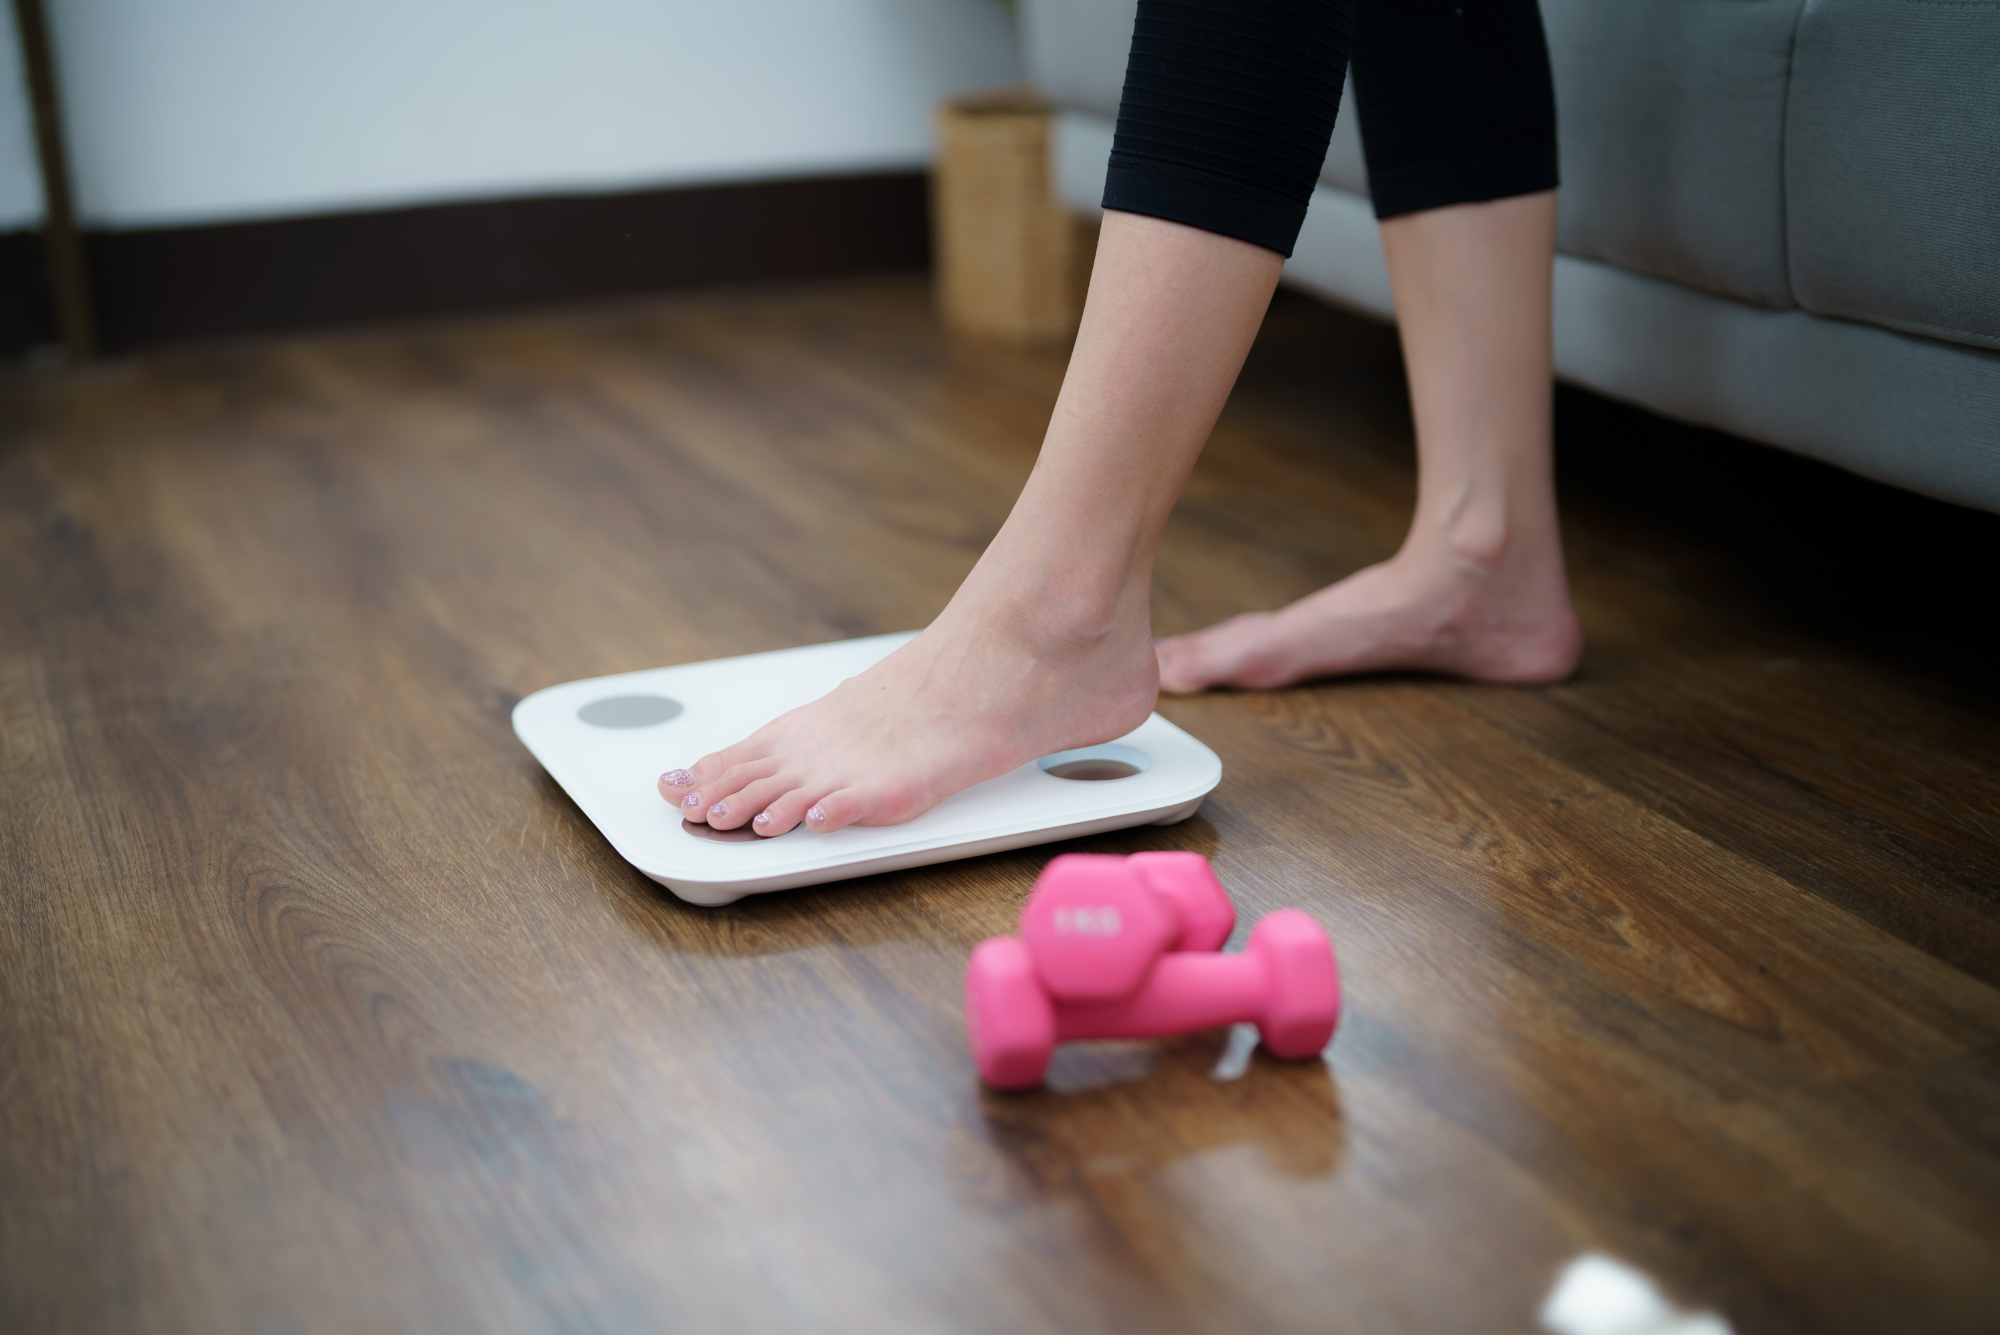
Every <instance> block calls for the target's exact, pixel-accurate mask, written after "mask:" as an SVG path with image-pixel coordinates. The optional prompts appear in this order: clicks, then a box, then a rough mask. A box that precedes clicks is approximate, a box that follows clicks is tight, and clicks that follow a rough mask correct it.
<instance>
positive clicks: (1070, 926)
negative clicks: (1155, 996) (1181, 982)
mask: <svg viewBox="0 0 2000 1335" xmlns="http://www.w3.org/2000/svg"><path fill="white" fill-rule="evenodd" d="M1180 937H1181V914H1180V907H1179V902H1178V900H1177V899H1176V898H1174V897H1172V896H1168V895H1163V894H1159V893H1156V892H1155V891H1154V890H1152V889H1151V888H1150V887H1149V886H1148V885H1147V884H1146V883H1145V881H1143V880H1142V879H1140V875H1139V872H1138V870H1137V869H1136V868H1134V867H1133V866H1132V865H1131V863H1130V861H1129V860H1127V859H1125V858H1121V857H1112V856H1109V855H1105V854H1093V853H1065V854H1063V855H1062V856H1061V857H1059V858H1055V859H1052V860H1051V861H1050V862H1049V864H1048V866H1046V867H1044V868H1043V869H1042V874H1041V876H1040V877H1038V878H1037V879H1036V881H1035V889H1034V892H1033V893H1032V894H1030V895H1029V896H1028V902H1027V903H1026V904H1024V905H1023V906H1022V908H1021V940H1022V942H1023V943H1024V944H1025V945H1026V948H1027V951H1028V954H1029V956H1030V958H1032V959H1033V961H1034V964H1035V969H1036V971H1037V972H1038V973H1039V974H1040V976H1041V980H1042V983H1043V984H1044V986H1046V987H1047V989H1048V992H1049V995H1050V996H1051V997H1053V998H1055V999H1056V1000H1057V1001H1083V1002H1089V1001H1110V1000H1113V999H1115V998H1118V997H1122V996H1125V995H1127V994H1129V993H1131V992H1133V991H1136V990H1137V989H1138V987H1139V984H1141V983H1142V982H1144V981H1145V979H1146V974H1147V973H1148V972H1149V971H1150V970H1151V969H1152V967H1153V963H1154V961H1155V960H1157V959H1159V957H1160V956H1161V955H1163V954H1165V953H1166V952H1167V951H1169V950H1171V949H1173V946H1174V943H1175V942H1176V941H1178V940H1179V939H1180Z"/></svg>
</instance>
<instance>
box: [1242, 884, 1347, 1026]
mask: <svg viewBox="0 0 2000 1335" xmlns="http://www.w3.org/2000/svg"><path fill="white" fill-rule="evenodd" d="M1244 953H1245V954H1247V955H1250V956H1252V957H1254V958H1255V959H1256V960H1257V961H1258V962H1259V963H1260V964H1261V965H1262V966H1263V970H1264V976H1265V979H1266V980H1267V981H1266V984H1265V993H1264V1001H1263V1004H1262V1006H1261V1007H1260V1010H1261V1011H1262V1014H1260V1015H1259V1016H1258V1018H1257V1032H1258V1033H1259V1035H1260V1036H1262V1038H1263V1040H1264V1046H1265V1047H1267V1048H1269V1049H1270V1050H1271V1051H1272V1053H1274V1054H1275V1055H1277V1056H1280V1057H1291V1058H1298V1057H1310V1056H1312V1055H1313V1054H1314V1053H1316V1052H1319V1051H1320V1050H1322V1049H1323V1048H1325V1047H1326V1045H1327V1044H1328V1043H1330V1042H1332V1041H1333V1030H1334V1026H1335V1025H1337V1024H1338V1023H1339V1022H1340V966H1339V965H1338V964H1337V963H1335V962H1334V957H1333V942H1332V941H1330V940H1329V939H1328V938H1327V935H1326V931H1325V929H1324V928H1322V927H1321V926H1320V925H1319V924H1318V923H1317V922H1315V921H1313V919H1312V916H1311V915H1310V914H1307V913H1303V912H1301V911H1300V910H1298V909H1279V910H1277V911H1276V912H1275V913H1268V914H1266V915H1264V917H1262V918H1260V919H1258V921H1257V926H1256V927H1255V928H1253V929H1251V932H1250V944H1249V945H1248V947H1246V949H1245V951H1244Z"/></svg>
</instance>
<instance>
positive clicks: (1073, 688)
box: [660, 213, 1283, 835]
mask: <svg viewBox="0 0 2000 1335" xmlns="http://www.w3.org/2000/svg"><path fill="white" fill-rule="evenodd" d="M1282 264H1283V261H1282V260H1281V259H1280V257H1279V256H1278V255H1277V254H1275V253H1274V252H1272V251H1269V250H1265V249H1262V248H1261V247H1258V246H1252V245H1249V244H1247V243H1245V242H1241V241H1236V240H1232V239H1230V238H1227V237H1222V236H1217V235H1215V234H1213V233H1210V232H1204V231H1198V230H1196V229H1194V228H1191V227H1183V226H1181V225H1179V224H1177V223H1170V222H1164V221H1161V220H1159V219H1156V218H1149V217H1140V216H1137V215H1133V214H1124V213H1108V214H1107V215H1106V216H1105V222H1104V231H1103V235H1102V238H1101V240H1100V242H1099V246H1098V251H1097V260H1096V263H1095V265H1094V267H1093V270H1092V274H1091V281H1090V293H1089V298H1088V300H1087V302H1086V303H1085V307H1084V317H1083V324H1082V328H1081V329H1080V330H1079V332H1078V334H1077V342H1076V348H1075V351H1074V352H1073V353H1072V355H1071V358H1070V365H1069V370H1068V373H1067V374H1066V375H1065V376H1064V378H1063V387H1062V392H1061V394H1060V396H1059V397H1058V398H1057V401H1056V408H1055V414H1054V417H1053V419H1052V420H1051V421H1050V423H1049V430H1048V435H1047V438H1046V439H1045V441H1044V443H1043V445H1042V452H1041V455H1040V457H1039V458H1038V459H1037V460H1036V463H1035V468H1034V472H1033V473H1032V474H1031V475H1030V477H1029V479H1028V484H1027V486H1026V487H1025V488H1024V489H1023V490H1022V493H1021V498H1020V500H1019V501H1017V502H1016V503H1015V506H1014V510H1013V512H1012V513H1011V514H1010V515H1009V516H1008V518H1007V522H1006V524H1005V525H1003V526H1002V528H1001V530H1000V533H999V534H998V536H996V537H995V538H994V540H993V542H992V544H991V545H990V546H989V547H988V548H987V549H986V552H985V554H984V555H982V556H981V557H980V559H979V563H978V564H977V565H976V566H975V567H974V568H973V570H972V573H971V574H970V575H968V576H967V577H966V580H965V582H964V584H963V585H961V586H960V588H959V590H958V592H957V594H955V595H954V596H953V598H952V600H951V602H950V603H949V604H948V605H947V606H946V607H945V610H944V611H943V612H942V613H941V614H940V615H939V616H938V619H937V620H936V621H935V622H933V623H932V624H931V625H930V627H929V628H928V629H926V630H925V631H924V632H923V634H921V635H919V636H918V637H917V638H916V639H915V640H913V641H911V642H910V643H909V644H907V645H905V646H903V647H902V648H901V649H898V650H897V651H896V652H895V653H894V654H891V655H890V656H889V657H888V658H886V659H884V660H883V661H882V662H881V663H879V664H877V665H876V666H875V667H873V668H871V669H870V670H869V671H867V672H865V673H863V674H861V675H860V676H858V677H854V678H852V679H850V680H849V681H846V682H843V683H842V684H841V685H840V687H839V688H837V689H836V690H835V691H833V692H832V693H831V694H829V695H827V696H825V697H823V698H822V699H820V700H817V701H815V702H814V703H812V704H810V705H807V706H805V707H803V708H801V709H796V710H793V711H792V712H791V713H789V714H785V715H783V716H782V717H780V718H777V719H774V720H773V721H772V722H771V723H769V724H767V725H765V726H764V727H763V728H761V729H760V730H758V731H757V732H756V733H755V734H754V735H752V736H751V737H749V738H747V739H746V740H745V741H743V742H741V743H739V744H737V745H736V746H733V747H730V748H728V749H727V750H725V751H722V752H719V753H717V754H715V755H712V756H707V757H704V758H703V759H702V760H700V761H699V762H698V763H696V764H694V765H693V766H690V767H689V769H687V770H671V771H669V772H668V773H666V774H664V775H662V776H661V779H660V794H661V796H662V797H664V798H665V799H666V800H667V801H669V802H671V803H673V804H674V805H675V806H676V808H678V809H679V810H680V811H681V812H682V813H683V815H685V816H686V817H687V818H688V819H690V820H706V821H707V822H708V823H709V824H710V825H714V826H716V827H718V828H723V829H733V828H736V827H739V826H742V825H744V824H745V823H748V824H749V825H750V826H751V828H752V829H754V830H756V831H757V832H758V833H760V834H769V835H776V834H783V833H784V832H785V831H787V830H789V829H791V828H792V827H793V826H795V825H797V824H798V823H799V822H800V821H801V820H804V821H805V823H806V824H807V826H808V827H810V828H812V829H816V830H835V829H839V828H840V827H842V826H844V825H850V824H863V825H891V824H895V823H897V822H900V821H905V820H909V819H910V818H912V817H914V816H917V815H920V814H922V813H923V812H924V811H927V810H929V809H930V808H931V807H932V806H935V805H936V804H937V803H938V802H940V801H942V800H943V799H944V798H946V797H949V796H950V795H951V794H953V793H955V792H958V791H959V790H961V789H963V788H967V787H970V786H971V785H972V784H975V783H978V782H981V781H982V780H985V779H989V778H992V777H993V776H994V775H997V774H1002V773H1005V772H1006V771H1007V770H1009V769H1012V768H1014V767H1015V766H1016V765H1020V764H1022V763H1024V762H1026V761H1028V760H1032V759H1034V758H1035V757H1036V756H1040V755H1046V754H1048V753H1049V752H1052V751H1058V750H1063V749H1065V748H1068V747H1074V746H1088V745H1091V744H1093V743H1096V742H1102V741H1109V740H1110V739H1112V738H1114V737H1118V736H1121V735H1123V734H1124V733H1126V732H1129V731H1131V730H1132V729H1133V728H1135V727H1137V726H1138V725H1139V724H1140V723H1142V722H1144V721H1145V718H1146V715H1147V714H1148V713H1149V712H1150V711H1151V709H1152V707H1153V702H1154V700H1155V698H1156V697H1157V695H1158V693H1159V675H1158V669H1157V666H1156V663H1155V660H1154V656H1153V649H1152V634H1151V629H1150V619H1149V606H1148V605H1149V600H1150V590H1151V578H1152V564H1153V551H1154V547H1155V546H1156V544H1157V543H1158V541H1159V536H1160V530H1161V528H1162V527H1164V525H1165V523H1166V519H1167V514H1168V512H1169V511H1170V510H1171V509H1172V508H1173V503H1174V498H1175V496H1176V495H1178V494H1179V491H1180V487H1181V484H1182V482H1184V481H1185V480H1186V478H1187V473H1188V470H1189V469H1190V468H1192V467H1193V466H1194V460H1195V456H1196V455H1197V454H1199V453H1200V451H1201V447H1202V445H1203V443H1204V442H1205V441H1206V440H1207V438H1208V434H1209V431H1210V430H1211V429H1212V428H1213V426H1214V424H1215V419H1216V416H1217V415H1218V414H1219V413H1220V412H1221V410H1222V404H1223V400H1224V399H1225V398H1227V397H1228V394H1229V389H1230V386H1231V385H1232V384H1234V382H1235V379H1236V374H1237V372H1238V370H1239V369H1240V368H1241V366H1242V363H1243V358H1244V356H1245V355H1246V353H1247V352H1248V351H1249V347H1250V342H1251V339H1252V338H1253V337H1254V336H1255V334H1256V331H1257V327H1258V325H1259V323H1261V321H1262V319H1263V315H1264V310H1265V308H1266V306H1268V305H1269V303H1270V298H1271V293H1272V291H1273V290H1274V289H1275V288H1276V286H1277V279H1278V272H1279V270H1280V268H1281V267H1282Z"/></svg>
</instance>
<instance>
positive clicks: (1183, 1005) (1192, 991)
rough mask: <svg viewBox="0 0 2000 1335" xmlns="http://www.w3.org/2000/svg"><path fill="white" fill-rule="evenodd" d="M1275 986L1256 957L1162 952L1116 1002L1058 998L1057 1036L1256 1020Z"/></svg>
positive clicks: (1158, 1032) (1159, 1031) (1180, 1030)
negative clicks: (1141, 980) (1136, 987)
mask: <svg viewBox="0 0 2000 1335" xmlns="http://www.w3.org/2000/svg"><path fill="white" fill-rule="evenodd" d="M1269 994H1270V987H1269V984H1268V982H1267V981H1266V979H1265V976H1264V964H1263V961H1261V960H1259V959H1257V958H1256V957H1255V956H1252V955H1248V954H1242V955H1217V954H1208V953H1199V954H1196V953H1176V954H1171V955H1162V956H1161V957H1160V959H1159V960H1158V961H1157V962H1156V963H1155V964H1154V965H1153V969H1152V972H1151V973H1150V974H1148V975H1147V977H1146V981H1145V983H1144V984H1143V985H1142V986H1141V987H1140V988H1139V990H1138V991H1137V992H1135V993H1133V994H1132V995H1131V996H1129V997H1122V998H1120V999H1119V1000H1117V1001H1089V1002H1076V1001H1059V1002H1057V1003H1056V1006H1055V1012H1056V1041H1057V1042H1060V1043H1068V1042H1071V1041H1073V1040H1075V1039H1081V1038H1158V1037H1161V1036H1163V1035H1167V1034H1184V1033H1187V1032H1189V1031H1190V1030H1194V1029H1210V1028H1213V1027H1215V1026H1216V1025H1224V1024H1239V1023H1243V1022H1250V1023H1255V1022H1256V1021H1257V1020H1258V1018H1259V1017H1260V1016H1261V1015H1262V1014H1263V1009H1264V1000H1265V998H1266V997H1267V996H1268V995H1269Z"/></svg>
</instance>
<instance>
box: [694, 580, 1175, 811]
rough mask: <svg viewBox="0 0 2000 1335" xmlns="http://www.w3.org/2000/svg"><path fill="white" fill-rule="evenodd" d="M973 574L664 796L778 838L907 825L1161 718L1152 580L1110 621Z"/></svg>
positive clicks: (703, 763)
mask: <svg viewBox="0 0 2000 1335" xmlns="http://www.w3.org/2000/svg"><path fill="white" fill-rule="evenodd" d="M976 579H977V575H975V580H976ZM985 582H986V583H989V584H990V583H991V581H985ZM973 583H974V581H973V580H969V581H967V589H965V590H961V591H960V593H959V596H958V597H957V598H955V599H953V601H952V604H951V606H949V607H947V608H946V609H945V611H944V614H943V615H941V616H940V617H939V618H938V619H937V620H936V621H935V622H933V623H932V625H931V627H930V628H929V629H928V630H926V631H924V633H923V634H921V635H919V636H918V637H917V638H916V639H914V640H912V641H910V642H909V643H908V644H906V645H904V646H903V647H902V648H900V649H898V650H897V651H896V652H895V653H893V654H891V655H889V657H887V658H885V659H883V660H882V661H881V662H880V663H877V664H876V665H875V666H874V667H872V668H870V669H868V671H866V672H864V673H862V674H861V675H859V676H857V677H850V678H849V679H848V680H846V681H844V682H842V683H841V684H840V685H839V686H838V687H836V688H835V689H834V690H833V691H832V692H831V693H829V694H827V695H825V696H822V697H821V698H820V699H818V700H816V701H814V702H813V703H812V704H809V705H805V706H803V707H801V708H798V709H794V710H792V711H791V712H790V713H789V714H784V715H781V716H779V717H778V718H776V719H773V720H772V721H771V722H770V723H767V724H765V725H764V726H763V727H762V728H760V729H758V730H757V731H756V732H755V733H754V734H752V735H751V736H750V737H749V738H747V739H745V740H744V741H742V742H739V743H737V744H736V745H735V746H732V747H730V748H728V749H727V750H725V751H721V752H718V753H717V754H715V755H711V756H705V757H703V758H702V759H701V760H700V761H699V762H697V763H696V764H694V765H693V766H691V767H690V768H689V769H687V770H670V771H668V772H667V773H666V774H663V775H661V776H660V796H661V797H663V798H665V799H666V800H667V801H668V802H670V803H672V804H673V805H674V806H675V808H676V809H678V810H679V811H680V812H681V813H682V815H683V816H685V817H686V818H687V819H688V820H691V821H706V822H707V823H708V824H710V825H712V826H714V827H715V828H717V829H723V830H730V829H736V828H738V827H740V826H742V825H744V824H745V823H746V822H747V823H748V824H749V826H750V828H751V829H752V830H754V831H755V832H756V833H758V834H763V835H780V834H784V833H785V832H786V831H788V830H790V829H792V828H793V827H794V826H796V825H798V824H799V822H800V821H801V820H803V821H804V822H805V823H806V826H807V828H808V829H812V830H819V831H822V832H824V831H830V830H838V829H840V828H842V827H843V826H847V825H895V824H897V823H899V822H902V821H906V820H910V819H913V818H914V817H917V816H920V815H922V814H923V813H924V812H926V811H928V810H930V809H931V808H932V807H934V806H936V805H937V804H938V803H939V802H941V801H943V800H944V799H945V798H947V797H949V796H951V795H952V794H953V793H956V792H958V791H960V790H961V789H964V788H969V787H971V786H972V785H973V784H975V783H980V782H982V781H984V780H986V779H990V778H993V777H994V776H995V775H999V774H1004V773H1006V772H1007V771H1008V770H1010V769H1013V768H1014V767H1015V766H1017V765H1021V764H1025V763H1026V762H1028V761H1030V760H1033V759H1035V758H1036V757H1037V756H1044V755H1048V754H1049V753H1051V752H1054V751H1062V750H1067V749H1069V748H1071V747H1077V746H1092V745H1095V744H1097V743H1099V742H1108V741H1110V740H1112V739H1113V738H1115V737H1122V736H1124V735H1125V734H1126V733H1128V732H1130V731H1132V729H1134V728H1136V727H1138V726H1139V725H1140V724H1141V723H1143V722H1145V721H1146V716H1147V715H1148V714H1149V713H1150V712H1151V711H1152V708H1153V703H1154V701H1155V699H1156V698H1157V697H1158V695H1159V674H1158V670H1157V667H1156V666H1155V661H1154V657H1153V650H1152V644H1151V638H1152V637H1151V632H1150V630H1149V629H1148V623H1147V620H1146V604H1145V594H1144V588H1143V586H1142V587H1141V588H1140V589H1139V590H1138V591H1137V594H1138V596H1137V597H1136V598H1132V597H1127V598H1124V599H1121V600H1120V601H1121V602H1123V603H1125V604H1127V606H1126V607H1125V608H1123V609H1122V610H1119V611H1117V612H1115V613H1114V614H1113V615H1112V616H1110V617H1109V618H1105V617H1063V616H1061V615H1059V614H1052V613H1051V612H1050V611H1049V609H1048V608H1047V607H1046V605H1043V606H1037V605H1036V600H1034V599H1026V600H1012V599H1002V598H990V599H982V598H981V597H979V596H978V591H977V590H973V589H972V585H973ZM968 591H970V593H969V592H968Z"/></svg>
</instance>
